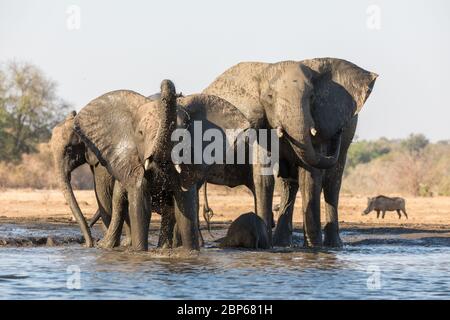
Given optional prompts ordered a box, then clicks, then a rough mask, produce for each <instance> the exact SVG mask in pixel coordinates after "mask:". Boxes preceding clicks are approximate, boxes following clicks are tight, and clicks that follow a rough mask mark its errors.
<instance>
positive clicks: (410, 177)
mask: <svg viewBox="0 0 450 320" xmlns="http://www.w3.org/2000/svg"><path fill="white" fill-rule="evenodd" d="M449 159H450V143H448V141H439V142H437V143H430V142H429V141H428V139H427V138H426V137H425V136H424V135H423V134H411V135H410V136H409V137H408V138H406V139H404V140H387V139H380V140H377V141H373V142H368V141H361V142H356V143H354V144H352V145H351V147H350V150H349V153H348V160H347V167H346V169H345V175H344V177H345V178H344V182H343V191H344V192H348V193H351V194H360V195H373V194H403V195H413V196H421V197H429V196H434V195H442V196H450V161H449ZM350 164H351V165H350Z"/></svg>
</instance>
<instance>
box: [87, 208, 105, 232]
mask: <svg viewBox="0 0 450 320" xmlns="http://www.w3.org/2000/svg"><path fill="white" fill-rule="evenodd" d="M101 216H102V215H101V213H100V210H99V209H97V211H96V212H95V214H94V216H93V217H92V219H91V221H89V228H92V227H93V226H94V225H95V224H96V223H97V221H98V220H99V219H100V218H101Z"/></svg>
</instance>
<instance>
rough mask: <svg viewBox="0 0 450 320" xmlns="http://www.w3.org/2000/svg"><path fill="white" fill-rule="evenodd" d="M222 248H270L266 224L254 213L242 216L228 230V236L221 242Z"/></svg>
mask: <svg viewBox="0 0 450 320" xmlns="http://www.w3.org/2000/svg"><path fill="white" fill-rule="evenodd" d="M219 247H221V248H248V249H268V248H270V243H269V237H268V234H267V232H266V224H265V223H264V220H263V219H261V218H260V217H259V216H258V215H256V214H255V213H254V212H248V213H244V214H242V215H240V216H239V217H238V218H237V219H236V220H234V221H233V222H232V223H231V225H230V227H229V228H228V231H227V235H226V237H225V238H223V239H222V240H221V241H220V244H219Z"/></svg>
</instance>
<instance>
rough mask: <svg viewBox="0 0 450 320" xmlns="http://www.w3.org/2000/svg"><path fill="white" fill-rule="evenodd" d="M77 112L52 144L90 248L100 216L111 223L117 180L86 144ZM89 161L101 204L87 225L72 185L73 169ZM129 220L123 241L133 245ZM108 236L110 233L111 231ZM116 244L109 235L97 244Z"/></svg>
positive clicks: (68, 198)
mask: <svg viewBox="0 0 450 320" xmlns="http://www.w3.org/2000/svg"><path fill="white" fill-rule="evenodd" d="M159 95H160V94H159V93H157V94H153V95H150V96H148V97H147V98H148V99H150V100H157V99H159ZM177 96H178V97H179V96H181V94H177ZM76 114H77V113H76V111H72V112H70V113H69V115H68V116H67V117H66V118H65V119H64V120H63V121H62V122H61V123H59V124H58V125H56V126H55V127H54V128H53V130H52V137H51V140H50V145H51V149H52V153H53V160H54V165H55V168H56V174H57V177H58V182H59V185H60V187H61V189H62V191H63V194H64V197H65V199H66V201H67V203H68V204H69V206H70V209H71V211H72V214H73V216H74V217H75V219H76V221H77V222H78V224H79V225H80V228H81V230H82V233H83V237H84V239H85V245H86V246H87V247H92V246H93V245H94V241H93V239H92V236H91V232H90V228H92V227H93V225H94V224H95V223H96V222H97V221H98V220H99V219H100V218H102V221H103V223H104V225H105V227H106V228H108V227H109V225H110V221H111V216H112V209H113V207H112V205H113V190H114V183H115V179H114V178H113V177H112V175H111V174H110V173H109V172H108V170H107V169H106V168H105V167H104V166H102V165H101V164H100V162H99V160H98V159H97V157H96V156H95V154H94V153H93V152H92V151H91V150H90V149H89V148H87V147H86V145H85V143H84V142H83V141H82V140H81V138H80V137H79V136H78V135H77V134H76V132H75V131H74V118H75V116H76ZM85 163H87V164H89V166H90V168H91V171H92V173H93V178H94V184H95V195H96V199H97V203H98V210H97V211H96V213H95V214H94V216H93V218H92V220H91V221H90V222H89V224H87V222H86V219H85V218H84V215H83V214H82V212H81V210H80V207H79V205H78V202H77V200H76V198H75V196H74V193H73V190H72V186H71V184H70V180H71V173H72V171H73V170H75V169H76V168H78V167H79V166H81V165H83V164H85ZM119 197H120V195H119ZM163 221H165V219H163ZM126 222H127V223H126V225H125V231H126V235H127V236H126V239H125V241H124V242H123V243H122V244H123V245H124V246H129V245H130V244H131V238H130V228H129V222H128V219H126ZM106 235H107V236H108V233H107V234H106ZM164 237H165V235H164V232H163V233H162V235H161V238H164ZM116 245H118V243H117V242H114V241H113V239H108V237H106V238H103V239H102V240H101V241H100V242H98V243H97V246H99V247H106V248H108V247H112V246H116Z"/></svg>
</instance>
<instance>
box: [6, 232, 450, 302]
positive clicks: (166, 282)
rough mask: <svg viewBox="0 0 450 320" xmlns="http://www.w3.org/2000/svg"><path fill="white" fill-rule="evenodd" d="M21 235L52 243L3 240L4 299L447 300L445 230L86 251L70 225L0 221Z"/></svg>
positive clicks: (449, 267)
mask: <svg viewBox="0 0 450 320" xmlns="http://www.w3.org/2000/svg"><path fill="white" fill-rule="evenodd" d="M223 233H224V230H215V231H214V235H215V236H221V235H223ZM24 235H27V237H28V238H27V239H28V240H30V239H29V237H30V235H31V237H34V239H35V240H36V239H38V240H39V239H41V238H42V239H45V238H46V237H47V236H49V235H50V236H52V237H53V238H54V242H55V243H56V244H59V245H56V246H52V247H49V246H46V245H39V244H42V243H44V244H45V241H42V240H40V241H37V242H36V243H37V244H38V245H36V244H33V243H32V242H33V241H31V240H30V243H31V244H30V245H25V246H23V245H24V242H20V241H19V242H11V241H10V242H9V244H7V245H4V246H1V247H0V298H1V299H26V298H27V299H29V298H31V299H52V298H61V299H166V298H169V299H241V298H247V299H270V298H273V299H317V298H322V299H379V298H384V299H402V298H418V299H431V298H433V299H449V298H450V276H449V275H450V243H449V239H450V238H449V235H448V233H445V232H435V231H426V230H409V231H408V232H404V230H394V229H393V230H385V231H383V230H381V231H380V230H378V231H377V232H374V231H372V232H370V230H369V231H367V230H358V229H354V230H344V231H343V233H342V235H343V239H344V241H345V242H346V246H345V248H344V249H342V250H322V251H310V250H305V249H301V248H295V249H274V250H270V251H258V252H251V251H243V250H221V249H218V248H216V247H215V246H214V242H212V241H208V242H207V245H208V248H206V249H202V251H201V253H200V254H198V255H185V254H184V253H182V252H180V251H176V250H175V251H170V252H169V251H161V250H153V251H151V252H148V253H143V254H133V253H129V252H126V251H124V250H123V249H118V250H111V251H106V250H99V249H85V248H82V247H80V245H79V244H77V243H76V242H77V241H78V240H77V236H78V235H79V233H78V231H77V229H76V228H74V227H72V226H63V227H62V226H54V225H13V224H6V225H1V226H0V239H3V241H4V242H3V243H4V244H5V243H7V242H8V239H9V240H11V239H16V240H17V239H18V238H20V237H23V236H24ZM296 237H297V239H301V235H300V234H296ZM5 239H6V240H5ZM155 241H156V239H154V238H151V242H152V243H155ZM298 241H300V240H298ZM18 243H19V245H22V246H20V247H18V246H17V244H18ZM25 243H26V244H27V243H28V242H25ZM28 244H29V243H28ZM78 272H79V273H78ZM78 276H79V277H78ZM78 280H79V281H78Z"/></svg>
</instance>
